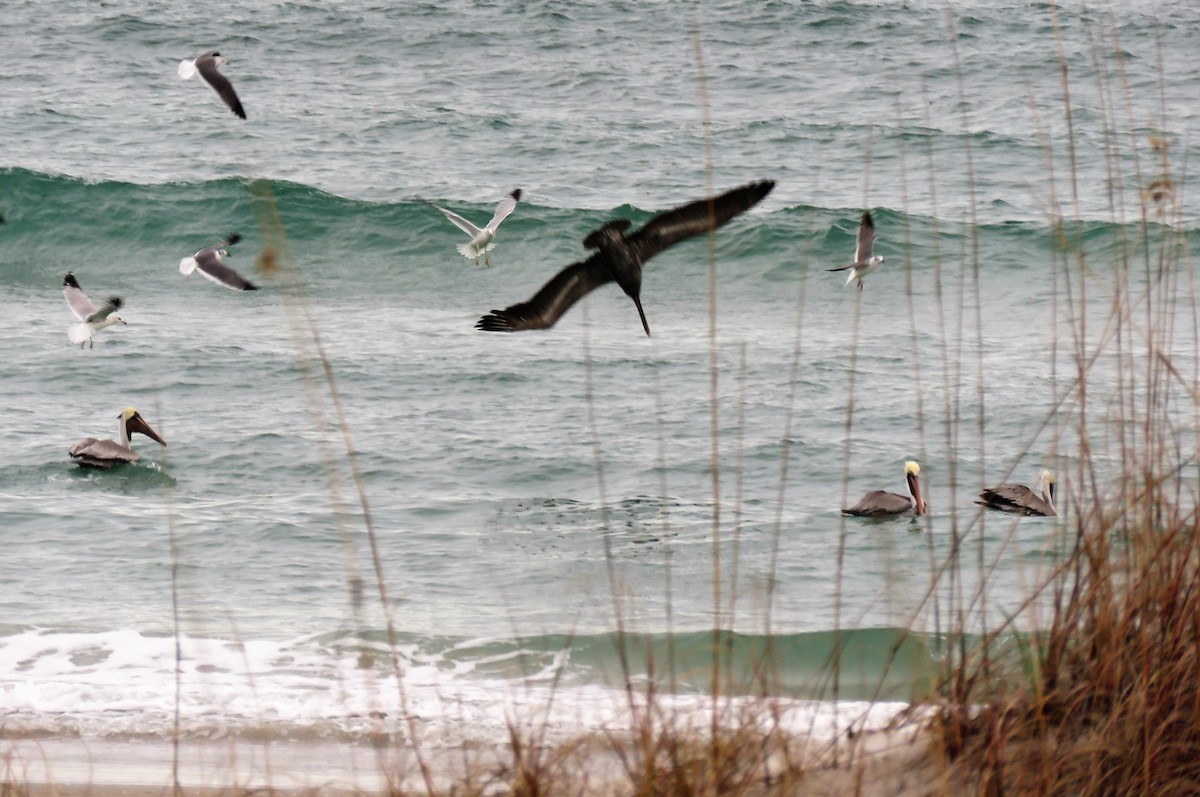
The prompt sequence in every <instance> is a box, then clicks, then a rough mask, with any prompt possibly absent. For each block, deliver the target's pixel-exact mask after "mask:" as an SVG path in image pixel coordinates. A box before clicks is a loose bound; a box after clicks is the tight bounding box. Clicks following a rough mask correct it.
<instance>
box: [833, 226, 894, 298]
mask: <svg viewBox="0 0 1200 797" xmlns="http://www.w3.org/2000/svg"><path fill="white" fill-rule="evenodd" d="M874 251H875V221H874V220H873V219H872V218H871V213H870V211H867V212H866V213H863V214H862V221H860V222H859V223H858V240H857V243H856V245H855V247H854V262H853V263H850V264H849V265H845V266H838V267H837V268H827V269H825V270H826V271H845V270H846V269H850V270H851V271H850V276H848V277H846V285H849V284H850V283H851V282H854V280H858V289H859V290H860V291H861V290H862V286H863V277H865V276H867V275H868V274H870V273H871V272H872V271H874V270H875V269H877V268H879V265H880V264H881V263H882V262H883V255H875V254H872V252H874ZM843 287H845V286H843Z"/></svg>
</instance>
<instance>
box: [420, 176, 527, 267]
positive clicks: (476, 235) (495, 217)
mask: <svg viewBox="0 0 1200 797" xmlns="http://www.w3.org/2000/svg"><path fill="white" fill-rule="evenodd" d="M426 201H427V202H428V200H426ZM520 201H521V189H520V188H518V189H517V190H516V191H513V192H512V193H511V194H509V195H508V196H506V197H505V198H504V199H502V200H500V203H499V204H498V205H496V212H495V213H494V214H492V220H491V221H489V222H488V223H487V224H486V225H484V226H483V228H482V229H481V228H479V227H476V226H475V225H474V224H472V223H471V222H469V221H467V220H466V219H464V218H463V217H462V216H460V215H458V214H457V213H454V212H452V211H449V210H446V209H445V208H443V207H438V206H437V205H434V204H433V203H432V202H429V204H430V205H433V207H435V208H437V209H438V210H440V211H441V212H442V215H444V216H445V217H446V218H448V219H450V221H451V222H452V223H453V224H454V226H455V227H458V229H460V230H462V231H463V232H465V233H466V234H467V235H469V236H471V242H470V243H466V244H459V245H458V251H459V252H462V254H463V257H473V258H475V265H477V266H478V265H479V256H480V255H482V256H483V262H484V264H485V265H488V266H490V265H491V264H492V261H491V259H490V258H489V257H488V254H487V253H488V252H490V251H492V250H493V249H495V248H496V244H495V243H493V242H492V241H493V239H494V238H495V237H496V229H497V228H498V227H499V226H500V222H502V221H504V220H505V219H507V218H508V214H510V213H512V212H513V211H514V210H516V209H517V203H518V202H520Z"/></svg>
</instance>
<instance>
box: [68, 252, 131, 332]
mask: <svg viewBox="0 0 1200 797" xmlns="http://www.w3.org/2000/svg"><path fill="white" fill-rule="evenodd" d="M63 298H64V299H66V300H67V306H68V307H70V308H71V312H72V313H74V314H75V317H76V318H78V319H79V323H78V324H72V325H71V328H70V329H68V330H67V338H68V339H69V340H70V341H71V342H72V343H78V344H79V348H81V349H82V348H83V344H84V343H86V344H88V348H95V344H94V343H93V342H92V335H93V334H95V333H96V332H99V331H100V330H102V329H104V328H105V327H111V326H112V325H113V324H124V323H125V319H123V318H121V316H119V315H117V310H119V309H120V308H121V305H122V304H124V302H123V301H121V297H120V296H110V297H108V298H107V299H105V300H104V301H103V302H101V303H100V306H99V307H97V306H96V305H95V304H93V303H92V300H91V299H89V298H88V295H87V294H86V293H84V292H83V289H82V288H80V287H79V282H78V281H77V280H76V279H75V275H74V274H72V273H71V272H69V271H68V272H67V276H65V277H63Z"/></svg>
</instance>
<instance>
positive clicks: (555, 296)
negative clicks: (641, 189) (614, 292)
mask: <svg viewBox="0 0 1200 797" xmlns="http://www.w3.org/2000/svg"><path fill="white" fill-rule="evenodd" d="M774 187H775V183H774V181H772V180H763V181H760V182H757V183H750V184H748V185H744V186H741V187H740V188H735V189H733V190H731V191H726V192H725V193H724V194H720V195H718V196H714V197H708V198H707V199H700V200H697V201H695V202H690V203H688V204H686V205H681V206H680V207H677V208H675V209H674V210H668V211H666V212H665V213H660V214H659V215H657V216H655V217H654V218H652V219H651V220H650V221H649V222H647V223H646V224H645V225H644V226H643V227H642V228H641V229H639V230H638V231H637V232H635V233H633V234H632V235H626V231H627V230H628V229H629V227H630V225H631V223H632V222H630V221H629V220H628V219H614V220H613V221H610V222H608V223H607V224H605V225H604V226H602V227H600V228H599V229H597V230H595V231H593V232H592V233H591V234H590V235H588V236H587V237H586V238H584V239H583V245H584V246H585V247H587V248H588V249H595V250H596V252H595V253H594V254H593V255H592V256H591V257H589V258H588V259H587V260H583V261H580V262H578V263H572V264H571V265H569V266H567V267H566V268H564V269H563V270H562V271H560V272H558V274H556V275H554V277H553V278H552V279H551V280H550V281H549V282H547V283H546V284H545V285H544V286H543V287H542V289H541V290H539V291H538V292H537V293H536V294H535V295H534V297H533V298H532V299H530V300H529V301H527V302H521V303H520V304H514V305H511V306H510V307H506V308H505V309H503V310H493V311H492V312H490V313H489V314H487V315H485V316H484V317H483V318H481V319H479V321H478V322H477V323H476V324H475V328H476V329H482V330H484V331H487V332H516V331H519V330H523V329H548V328H549V327H552V326H554V324H555V322H557V321H558V319H559V318H561V317H562V316H563V314H564V313H566V312H567V310H569V309H570V308H571V306H572V305H574V304H575V302H577V301H579V300H580V299H582V298H583V297H584V296H586V295H587V294H588V293H589V292H591V291H592V290H594V289H596V288H598V287H600V286H601V285H604V284H605V283H608V282H616V283H617V285H619V286H620V287H621V290H623V291H625V294H626V295H627V296H628V297H629V298H630V299H633V303H634V305H635V306H636V307H637V311H638V316H639V317H640V318H641V320H642V328H643V329H645V330H646V334H647V335H649V334H650V325H649V324H648V323H647V322H646V313H645V312H644V311H643V310H642V299H641V294H642V267H643V266H644V265H645V263H646V261H647V260H649V259H650V258H652V257H654V256H655V255H657V254H658V253H659V252H661V251H663V250H664V249H667V248H668V247H671V246H674V245H675V244H677V243H679V242H680V241H685V240H687V239H688V238H692V237H694V236H696V235H700V234H701V233H705V232H709V231H711V230H715V229H717V228H718V227H720V226H721V225H723V224H725V223H726V222H728V221H729V220H730V219H732V218H733V217H734V216H737V215H738V214H740V213H743V212H745V211H747V210H749V209H750V208H752V207H754V206H755V205H757V204H758V203H759V202H760V201H762V198H763V197H765V196H766V195H767V194H768V193H770V192H771V189H772V188H774Z"/></svg>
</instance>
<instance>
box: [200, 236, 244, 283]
mask: <svg viewBox="0 0 1200 797" xmlns="http://www.w3.org/2000/svg"><path fill="white" fill-rule="evenodd" d="M219 249H220V245H215V246H210V247H208V248H207V249H201V250H200V251H199V252H197V253H196V254H195V258H196V268H198V269H199V270H200V273H201V274H203V275H204V276H206V277H208V278H209V279H210V280H212V281H213V282H215V283H217V284H218V285H224V286H225V287H226V288H230V289H232V290H235V291H256V290H258V286H257V285H255V284H254V283H252V282H250V281H249V280H247V279H245V278H244V277H242V275H240V274H238V273H237V272H236V271H234V270H233V269H231V268H230V267H229V266H227V265H225V264H224V263H222V262H221V254H220V251H219Z"/></svg>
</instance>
